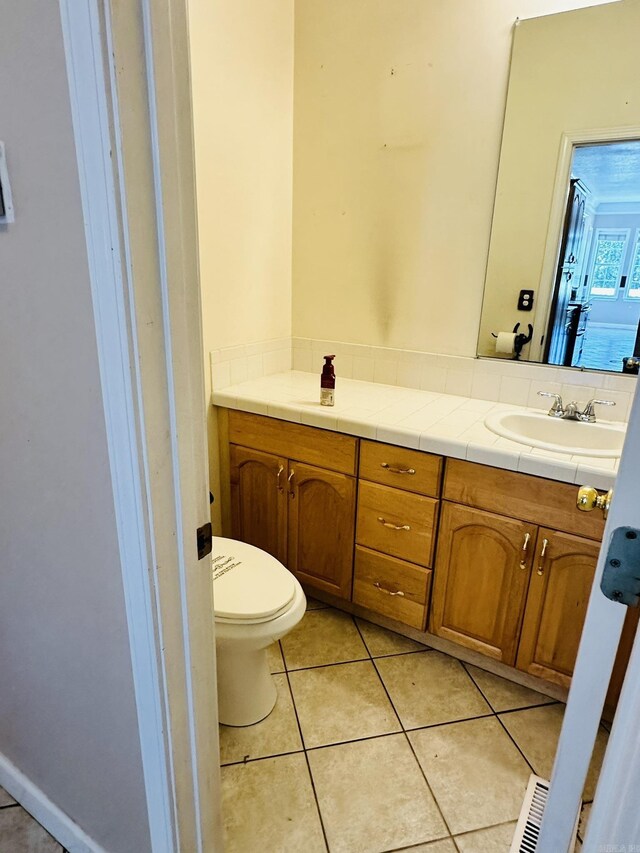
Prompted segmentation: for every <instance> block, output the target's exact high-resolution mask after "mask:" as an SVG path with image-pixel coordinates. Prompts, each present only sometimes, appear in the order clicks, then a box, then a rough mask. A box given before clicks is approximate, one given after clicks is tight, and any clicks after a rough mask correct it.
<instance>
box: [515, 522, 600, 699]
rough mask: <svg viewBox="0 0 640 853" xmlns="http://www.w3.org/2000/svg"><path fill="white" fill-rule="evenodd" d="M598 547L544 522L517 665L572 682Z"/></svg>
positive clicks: (535, 673)
mask: <svg viewBox="0 0 640 853" xmlns="http://www.w3.org/2000/svg"><path fill="white" fill-rule="evenodd" d="M545 543H546V544H545ZM599 551H600V544H599V543H598V542H591V541H590V540H589V539H583V538H582V537H581V536H571V535H570V534H568V533H558V532H557V531H555V530H549V529H547V528H544V527H541V528H540V530H539V532H538V541H537V543H536V553H535V561H534V564H533V571H532V573H531V583H530V585H529V594H528V596H527V606H526V609H525V615H524V622H523V625H522V636H521V639H520V647H519V649H518V662H517V666H518V669H523V670H524V671H525V672H529V673H531V675H537V676H538V677H539V678H545V679H547V681H553V682H555V683H556V684H561V685H563V686H564V687H568V686H569V684H570V682H571V675H572V673H573V667H574V664H575V660H576V655H577V653H578V645H579V643H580V635H581V634H582V626H583V624H584V619H585V616H586V613H587V604H588V602H589V595H590V593H591V586H592V584H593V576H594V574H595V570H596V563H597V561H598V553H599Z"/></svg>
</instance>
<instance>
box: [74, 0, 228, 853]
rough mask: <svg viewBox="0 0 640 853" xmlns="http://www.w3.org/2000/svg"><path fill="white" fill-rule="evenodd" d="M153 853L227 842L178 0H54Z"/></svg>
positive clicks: (192, 851) (207, 848) (203, 850)
mask: <svg viewBox="0 0 640 853" xmlns="http://www.w3.org/2000/svg"><path fill="white" fill-rule="evenodd" d="M59 3H60V11H61V19H62V26H63V33H64V40H65V54H66V60H67V72H68V78H69V89H70V95H71V105H72V115H73V124H74V134H75V141H76V150H77V157H78V167H79V169H78V172H79V178H80V188H81V194H82V203H83V212H84V218H85V233H86V244H87V254H88V259H89V267H90V272H91V285H92V295H93V302H94V315H95V323H96V333H97V341H98V351H99V358H100V372H101V380H102V390H103V401H104V411H105V418H106V421H107V433H108V441H109V458H110V465H111V470H112V481H113V491H114V499H115V500H114V505H115V509H116V515H117V517H118V534H119V539H120V545H121V554H122V578H123V586H124V591H125V602H126V610H127V618H128V624H129V644H130V649H131V659H132V671H133V680H134V686H135V694H136V703H137V708H138V724H139V735H140V743H141V753H142V764H143V773H144V785H145V792H146V798H147V808H148V815H149V829H150V837H151V849H152V850H153V853H156V851H157V853H169V851H170V853H178V851H189V853H213V851H214V850H221V849H222V833H221V822H220V785H219V755H218V738H217V731H218V725H217V701H216V674H215V639H214V624H213V601H212V583H211V568H210V560H209V558H208V557H206V556H204V557H202V558H201V559H200V555H199V553H198V547H197V538H196V531H197V530H198V529H199V528H202V527H203V526H204V525H205V524H206V523H207V522H208V520H209V489H208V482H207V468H208V466H207V451H206V445H207V441H206V417H205V400H204V381H203V375H204V374H203V370H204V366H203V359H202V337H201V319H200V288H199V281H198V265H197V258H198V246H197V228H196V207H195V193H194V174H193V168H194V167H193V142H192V137H191V133H192V123H191V111H190V81H189V63H188V56H186V53H185V51H186V48H187V44H188V42H187V37H186V35H187V30H186V26H187V20H186V3H185V2H184V0H158V2H154V0H135V2H134V1H133V0H131V2H127V3H115V2H109V0H107V2H105V3H98V2H83V3H80V2H76V0H59Z"/></svg>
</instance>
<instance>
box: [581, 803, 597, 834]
mask: <svg viewBox="0 0 640 853" xmlns="http://www.w3.org/2000/svg"><path fill="white" fill-rule="evenodd" d="M592 805H593V803H584V805H583V806H582V811H581V812H580V823H579V825H578V835H579V836H580V838H582V840H583V841H584V837H585V835H586V834H587V826H588V825H589V818H590V817H591V806H592Z"/></svg>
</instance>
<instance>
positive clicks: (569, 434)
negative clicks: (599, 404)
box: [484, 411, 626, 459]
mask: <svg viewBox="0 0 640 853" xmlns="http://www.w3.org/2000/svg"><path fill="white" fill-rule="evenodd" d="M484 423H485V426H486V427H487V429H490V430H491V431H492V432H495V433H496V434H497V435H501V436H502V437H503V438H509V439H511V441H517V442H519V443H520V444H527V445H529V446H530V447H539V448H540V449H542V450H554V451H555V452H556V453H571V454H572V455H577V456H597V457H600V458H614V459H617V458H619V456H620V452H621V451H622V445H623V443H624V437H625V431H626V430H625V427H623V426H622V425H618V424H611V423H595V424H588V423H583V422H582V421H569V420H562V419H561V418H553V417H550V416H549V415H547V414H546V413H542V412H513V411H511V412H509V411H507V412H494V413H493V414H489V415H487V417H486V418H485V422H484Z"/></svg>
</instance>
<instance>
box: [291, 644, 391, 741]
mask: <svg viewBox="0 0 640 853" xmlns="http://www.w3.org/2000/svg"><path fill="white" fill-rule="evenodd" d="M289 677H290V678H291V689H292V691H293V698H294V701H295V703H296V710H297V712H298V718H299V720H300V727H301V728H302V736H303V738H304V743H305V746H306V747H307V748H309V747H313V746H325V745H326V744H330V743H339V742H340V741H346V740H360V739H362V738H367V737H375V736H376V735H384V734H390V733H391V732H399V731H401V726H400V723H399V722H398V718H397V717H396V715H395V712H394V710H393V707H392V705H391V702H389V699H388V697H387V694H386V692H385V689H384V687H383V686H382V684H381V683H380V679H379V678H378V674H377V672H376V670H375V667H374V666H373V664H372V663H371V661H369V660H364V661H357V662H356V663H341V664H337V665H335V666H321V667H316V668H315V669H300V670H297V671H296V672H292V673H290V675H289Z"/></svg>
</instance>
